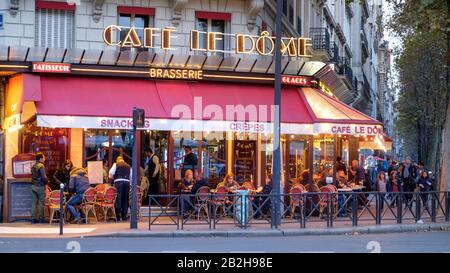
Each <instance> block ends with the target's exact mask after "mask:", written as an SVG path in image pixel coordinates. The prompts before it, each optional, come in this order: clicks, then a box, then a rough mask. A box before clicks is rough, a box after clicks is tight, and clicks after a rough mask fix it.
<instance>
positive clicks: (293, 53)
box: [281, 38, 297, 57]
mask: <svg viewBox="0 0 450 273" xmlns="http://www.w3.org/2000/svg"><path fill="white" fill-rule="evenodd" d="M285 39H289V42H288V44H287V45H286V44H285V43H284V41H283V39H281V54H283V55H284V54H285V53H286V51H287V52H288V55H289V56H290V57H297V47H296V46H295V40H294V38H285Z"/></svg>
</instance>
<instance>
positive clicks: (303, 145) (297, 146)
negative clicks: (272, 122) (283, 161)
mask: <svg viewBox="0 0 450 273" xmlns="http://www.w3.org/2000/svg"><path fill="white" fill-rule="evenodd" d="M289 138H290V139H289V163H288V166H289V167H288V168H289V169H288V171H289V177H290V178H300V176H301V174H302V172H303V171H304V170H306V169H308V165H307V158H306V150H307V147H308V146H307V138H306V137H304V136H296V135H291V136H290V137H289Z"/></svg>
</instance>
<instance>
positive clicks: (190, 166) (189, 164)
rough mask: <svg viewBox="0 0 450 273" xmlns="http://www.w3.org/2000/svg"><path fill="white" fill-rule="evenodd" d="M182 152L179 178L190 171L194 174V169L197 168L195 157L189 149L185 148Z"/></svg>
mask: <svg viewBox="0 0 450 273" xmlns="http://www.w3.org/2000/svg"><path fill="white" fill-rule="evenodd" d="M184 151H185V155H184V160H183V165H182V167H181V177H184V174H185V172H186V171H187V170H192V172H193V173H194V174H195V168H196V167H197V163H198V159H197V155H196V154H194V152H193V151H192V148H191V147H189V146H185V147H184Z"/></svg>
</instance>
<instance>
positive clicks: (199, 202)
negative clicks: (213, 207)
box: [195, 186, 211, 220]
mask: <svg viewBox="0 0 450 273" xmlns="http://www.w3.org/2000/svg"><path fill="white" fill-rule="evenodd" d="M210 196H211V190H210V189H209V187H207V186H203V187H200V188H199V189H198V191H197V193H196V194H195V200H196V202H195V207H196V211H197V220H200V213H201V211H202V210H203V211H204V212H205V214H206V217H207V218H209V208H208V204H209V200H210Z"/></svg>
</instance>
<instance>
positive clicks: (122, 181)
mask: <svg viewBox="0 0 450 273" xmlns="http://www.w3.org/2000/svg"><path fill="white" fill-rule="evenodd" d="M137 175H138V174H137ZM132 177H133V174H132V170H131V167H130V165H128V163H126V162H125V161H124V160H123V157H121V156H118V157H117V158H116V163H114V164H113V165H112V167H111V170H109V178H110V179H114V186H115V187H116V188H117V198H116V219H117V221H118V222H119V221H120V219H122V221H127V219H128V218H127V215H128V204H129V203H128V202H129V199H130V181H131V179H132Z"/></svg>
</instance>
